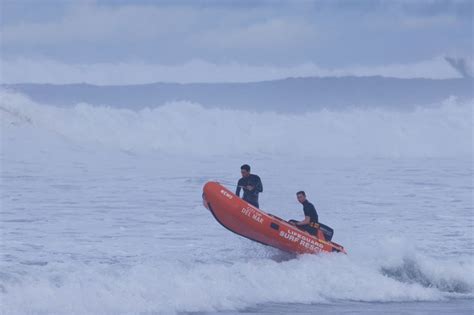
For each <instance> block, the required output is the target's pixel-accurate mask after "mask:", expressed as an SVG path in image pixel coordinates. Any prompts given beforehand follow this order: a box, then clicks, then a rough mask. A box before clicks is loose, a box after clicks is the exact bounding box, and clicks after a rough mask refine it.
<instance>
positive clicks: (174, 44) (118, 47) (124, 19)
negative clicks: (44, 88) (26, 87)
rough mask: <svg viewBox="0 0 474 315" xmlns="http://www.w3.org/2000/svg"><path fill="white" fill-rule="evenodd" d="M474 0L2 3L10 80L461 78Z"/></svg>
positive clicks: (469, 53) (5, 74) (5, 76)
mask: <svg viewBox="0 0 474 315" xmlns="http://www.w3.org/2000/svg"><path fill="white" fill-rule="evenodd" d="M473 3H474V1H471V0H466V1H439V0H438V1H435V0H429V1H428V0H427V1H419V0H418V1H145V0H139V1H131V0H130V1H128V0H122V1H98V0H97V1H52V0H45V1H24V0H15V1H13V0H1V6H2V8H1V15H2V20H1V26H0V31H1V34H0V35H1V58H0V59H1V62H2V64H1V66H2V68H1V75H2V77H1V80H2V82H4V83H8V82H9V83H11V82H52V83H69V82H89V83H98V84H125V83H147V82H154V81H177V82H199V81H205V82H209V81H257V80H263V79H274V78H281V77H286V76H310V75H323V76H325V75H347V74H351V75H376V74H379V75H387V76H395V77H432V78H445V77H458V76H459V73H457V72H456V71H455V70H454V69H453V68H452V67H450V66H449V65H448V64H447V63H446V61H445V60H444V57H446V56H449V57H456V58H465V59H466V60H467V61H468V62H470V63H472V58H473V45H474V44H473V43H474V39H473V10H474V7H473Z"/></svg>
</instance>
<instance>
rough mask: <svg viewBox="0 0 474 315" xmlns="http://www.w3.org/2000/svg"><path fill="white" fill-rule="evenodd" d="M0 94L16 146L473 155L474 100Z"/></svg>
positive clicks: (225, 153) (198, 153)
mask: <svg viewBox="0 0 474 315" xmlns="http://www.w3.org/2000/svg"><path fill="white" fill-rule="evenodd" d="M0 93H1V103H0V113H1V116H2V119H1V124H2V130H3V132H4V133H5V134H6V136H5V137H4V138H3V141H4V142H5V143H6V144H7V146H8V147H10V148H12V147H15V146H18V145H21V142H22V140H24V141H26V139H25V137H26V138H28V137H30V138H31V137H32V136H33V137H39V138H41V141H32V140H31V139H30V140H28V141H29V143H28V145H40V144H43V145H45V148H47V150H52V149H54V147H55V145H50V144H48V145H46V144H45V143H46V142H47V141H48V140H49V141H51V142H53V141H56V143H59V142H61V143H64V142H67V143H69V145H78V146H81V147H83V148H90V149H97V148H101V149H118V150H121V151H125V152H128V153H132V154H140V153H166V154H176V155H180V154H186V155H195V156H210V155H222V156H230V155H231V156H237V155H245V154H263V155H274V154H278V155H282V156H307V157H459V156H471V155H472V145H473V139H472V130H473V124H474V123H473V121H474V119H473V106H474V101H470V102H465V103H458V102H457V101H456V100H455V99H454V98H451V99H447V100H446V101H445V102H444V103H442V104H439V106H437V107H430V108H417V109H416V110H414V111H396V110H383V109H351V110H345V111H329V110H321V111H317V112H311V113H306V114H299V115H296V114H295V115H289V114H278V113H273V112H264V113H252V112H246V111H238V110H224V109H208V108H204V107H203V106H201V105H199V104H193V103H188V102H174V103H167V104H165V105H163V106H161V107H158V108H153V109H142V110H139V111H135V110H132V109H115V108H111V107H104V106H94V105H89V104H78V105H76V106H75V107H73V108H58V107H54V106H48V105H43V104H37V103H35V102H33V101H31V100H30V99H28V98H27V97H25V96H23V95H19V94H14V93H10V92H7V91H2V92H0ZM25 135H28V136H25ZM58 139H60V140H58ZM9 141H10V142H9ZM34 143H36V144H34Z"/></svg>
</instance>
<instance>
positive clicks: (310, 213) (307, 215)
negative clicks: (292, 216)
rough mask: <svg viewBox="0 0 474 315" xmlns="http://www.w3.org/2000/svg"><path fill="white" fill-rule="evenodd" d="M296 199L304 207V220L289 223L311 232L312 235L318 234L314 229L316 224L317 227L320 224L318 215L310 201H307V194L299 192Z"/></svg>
mask: <svg viewBox="0 0 474 315" xmlns="http://www.w3.org/2000/svg"><path fill="white" fill-rule="evenodd" d="M296 198H297V199H298V201H299V202H300V203H301V204H302V205H303V211H304V220H303V221H296V220H290V221H288V222H289V223H291V224H293V225H296V226H297V227H299V228H300V229H303V230H305V231H307V232H309V233H310V234H313V235H314V234H316V232H317V229H316V228H315V227H314V224H315V223H316V225H317V224H318V213H317V212H316V208H315V207H314V205H313V204H312V203H311V202H309V201H308V199H306V193H305V192H304V191H298V192H297V193H296Z"/></svg>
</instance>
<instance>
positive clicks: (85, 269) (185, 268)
mask: <svg viewBox="0 0 474 315" xmlns="http://www.w3.org/2000/svg"><path fill="white" fill-rule="evenodd" d="M32 268H35V270H34V272H32V273H31V274H30V275H29V276H25V275H22V280H21V281H17V280H15V279H13V278H12V277H11V276H10V279H5V276H4V275H5V274H3V273H1V274H0V278H1V279H2V282H3V283H4V284H5V286H4V287H3V288H2V293H1V294H2V295H3V300H4V306H3V309H4V310H5V311H6V312H7V313H8V312H9V310H10V311H12V312H15V311H19V310H21V313H48V314H62V313H75V314H99V313H100V314H122V313H143V312H145V313H148V312H150V313H152V312H158V313H163V312H166V313H174V312H182V311H190V312H192V311H219V310H238V309H245V308H246V307H250V306H252V305H255V304H259V303H267V302H273V303H308V304H309V303H337V302H341V301H362V302H391V301H398V302H399V301H439V300H446V299H452V298H472V297H473V289H474V276H473V275H474V270H473V264H472V261H466V262H454V261H443V260H434V259H432V258H427V257H424V256H420V255H416V254H415V255H413V254H410V255H400V256H397V255H395V254H392V255H390V256H386V255H384V256H383V257H382V256H381V255H379V254H377V255H374V256H372V257H362V256H358V255H349V256H345V255H342V254H327V255H321V256H309V255H307V256H299V257H297V258H295V259H289V260H286V261H281V262H278V261H275V260H272V259H269V258H262V259H255V260H252V261H246V262H236V263H228V264H222V263H220V264H219V263H205V264H203V263H196V262H194V263H186V262H182V261H177V262H154V263H152V262H144V263H141V264H137V265H135V266H132V267H124V266H117V265H95V266H94V265H90V264H89V265H88V264H80V265H67V266H64V264H59V263H56V264H48V265H43V266H32ZM44 268H46V269H48V272H47V273H46V274H47V275H48V276H44V274H43V273H42V269H44ZM118 301H120V302H118Z"/></svg>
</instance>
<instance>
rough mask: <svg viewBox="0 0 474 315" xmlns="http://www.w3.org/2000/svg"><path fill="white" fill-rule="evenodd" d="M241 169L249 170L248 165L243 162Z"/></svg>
mask: <svg viewBox="0 0 474 315" xmlns="http://www.w3.org/2000/svg"><path fill="white" fill-rule="evenodd" d="M240 169H241V170H246V171H247V172H250V165H247V164H244V165H242V166H241V167H240Z"/></svg>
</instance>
